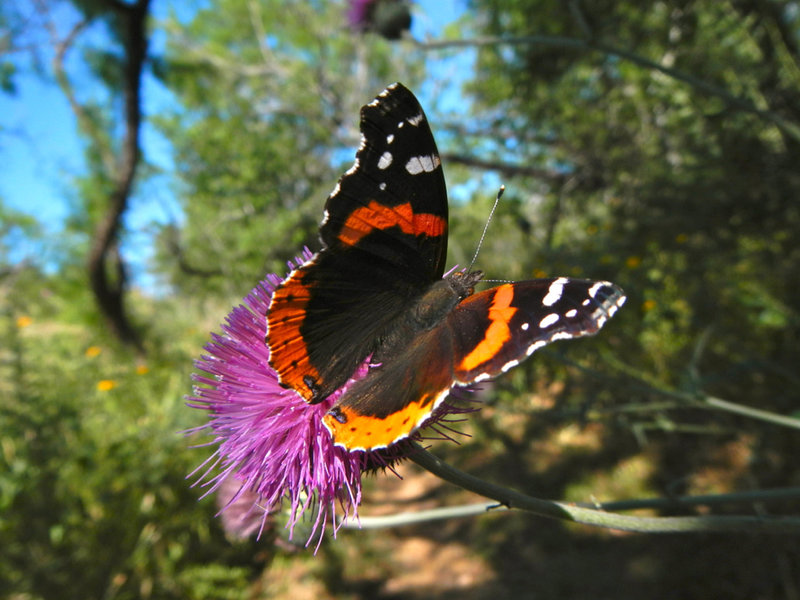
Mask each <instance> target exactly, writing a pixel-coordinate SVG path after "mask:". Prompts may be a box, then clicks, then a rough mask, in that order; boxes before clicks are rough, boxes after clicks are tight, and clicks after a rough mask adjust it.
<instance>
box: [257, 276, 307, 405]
mask: <svg viewBox="0 0 800 600" xmlns="http://www.w3.org/2000/svg"><path fill="white" fill-rule="evenodd" d="M302 278H303V273H302V271H296V272H295V273H294V275H292V277H290V278H289V279H287V280H286V281H284V282H283V284H282V285H281V286H280V287H278V289H276V290H275V292H274V293H273V295H272V302H271V303H270V307H269V312H268V313H267V326H268V329H267V344H268V345H269V351H270V357H269V364H270V365H272V368H273V369H275V371H277V373H278V375H279V377H280V382H281V383H282V384H283V385H285V386H288V387H291V388H293V389H294V390H296V391H297V393H299V394H300V395H301V396H303V398H305V399H306V400H311V397H312V396H313V393H314V392H313V390H311V389H310V388H309V386H308V384H307V382H306V380H305V378H307V377H310V378H312V379H313V380H315V381H316V380H317V379H318V378H319V373H318V372H317V370H316V369H315V368H314V366H313V365H312V364H311V362H310V361H309V358H308V347H307V346H306V343H305V341H304V340H303V335H302V333H301V332H300V327H301V326H302V325H303V321H304V320H305V316H306V306H307V305H308V302H309V300H310V299H311V293H310V288H309V286H308V285H306V284H305V283H303V281H302Z"/></svg>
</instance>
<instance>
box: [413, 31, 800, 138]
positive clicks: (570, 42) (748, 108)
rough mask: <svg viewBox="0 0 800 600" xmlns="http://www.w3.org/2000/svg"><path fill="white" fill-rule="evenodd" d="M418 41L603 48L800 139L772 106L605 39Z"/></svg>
mask: <svg viewBox="0 0 800 600" xmlns="http://www.w3.org/2000/svg"><path fill="white" fill-rule="evenodd" d="M415 43H416V45H417V46H418V47H419V48H421V49H423V50H442V49H446V48H464V47H481V46H519V45H532V44H543V45H548V46H559V47H564V48H574V49H576V50H585V51H589V52H600V53H602V54H606V55H609V56H616V57H618V58H623V59H625V60H628V61H630V62H632V63H634V64H636V65H639V66H641V67H645V68H647V69H652V70H654V71H658V72H660V73H663V74H664V75H667V76H669V77H672V78H673V79H676V80H677V81H682V82H684V83H687V84H689V85H690V86H692V87H694V88H695V89H698V90H700V91H702V92H704V93H706V94H709V95H711V96H717V97H719V98H722V99H723V100H725V101H726V102H727V103H728V104H729V105H730V106H732V107H734V108H737V109H739V110H742V111H744V112H749V113H752V114H754V115H757V116H759V117H761V118H762V119H764V120H766V121H770V122H771V123H773V124H775V125H776V126H777V127H779V128H780V129H781V130H782V131H783V132H784V133H786V134H787V135H789V136H790V137H792V138H793V139H794V140H795V141H798V142H800V126H798V125H796V124H795V123H792V122H790V121H787V120H786V119H784V118H783V117H781V116H780V115H778V114H777V113H774V112H772V111H769V110H761V109H759V108H758V107H757V106H756V105H755V104H753V102H751V101H750V100H748V99H747V98H742V97H740V96H735V95H733V94H732V93H730V92H729V91H728V90H726V89H725V88H723V87H720V86H718V85H715V84H713V83H709V82H707V81H705V80H703V79H700V78H699V77H695V76H694V75H690V74H689V73H684V72H683V71H680V70H678V69H674V68H672V67H667V66H665V65H662V64H659V63H657V62H655V61H653V60H650V59H649V58H645V57H644V56H641V55H640V54H636V53H635V52H631V51H629V50H625V49H623V48H616V47H614V46H610V45H608V44H604V43H602V42H596V41H594V40H583V39H577V38H570V37H566V36H560V35H525V36H509V37H495V36H486V37H477V38H472V39H461V40H439V41H428V42H420V41H415Z"/></svg>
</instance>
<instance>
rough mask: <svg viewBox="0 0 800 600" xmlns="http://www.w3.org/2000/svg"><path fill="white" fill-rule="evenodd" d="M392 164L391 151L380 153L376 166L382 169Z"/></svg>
mask: <svg viewBox="0 0 800 600" xmlns="http://www.w3.org/2000/svg"><path fill="white" fill-rule="evenodd" d="M391 164H392V153H391V152H384V153H383V154H381V157H380V158H379V159H378V168H379V169H380V170H381V171H383V170H384V169H388V168H389V165H391Z"/></svg>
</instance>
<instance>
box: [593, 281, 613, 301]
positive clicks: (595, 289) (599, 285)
mask: <svg viewBox="0 0 800 600" xmlns="http://www.w3.org/2000/svg"><path fill="white" fill-rule="evenodd" d="M608 285H610V284H609V283H608V282H607V281H598V282H597V283H595V284H594V285H593V286H592V287H590V288H589V297H590V298H594V297H595V296H596V295H597V292H599V291H600V288H603V287H606V286H608Z"/></svg>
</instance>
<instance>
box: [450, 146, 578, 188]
mask: <svg viewBox="0 0 800 600" xmlns="http://www.w3.org/2000/svg"><path fill="white" fill-rule="evenodd" d="M442 160H444V161H445V162H451V163H457V164H460V165H464V166H466V167H476V168H478V169H486V170H490V171H497V172H499V173H501V174H503V175H505V176H506V177H513V176H515V175H527V176H530V177H536V178H538V179H545V180H547V181H550V182H552V183H554V184H555V185H561V184H562V183H563V182H564V180H565V179H566V177H567V175H566V174H564V173H559V172H557V171H552V170H550V169H541V168H539V167H532V166H530V165H516V164H512V163H506V162H501V161H492V160H483V159H480V158H475V157H473V156H467V155H466V154H457V153H454V152H451V153H444V154H442Z"/></svg>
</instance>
